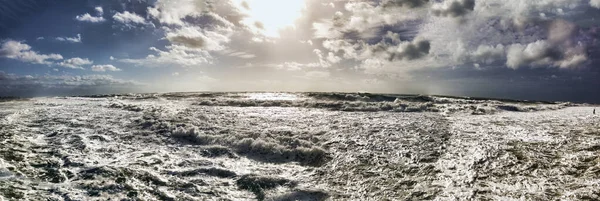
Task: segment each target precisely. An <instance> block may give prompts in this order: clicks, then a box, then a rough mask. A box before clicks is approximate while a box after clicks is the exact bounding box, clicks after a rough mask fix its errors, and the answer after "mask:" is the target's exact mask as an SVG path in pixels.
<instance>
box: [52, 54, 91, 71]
mask: <svg viewBox="0 0 600 201" xmlns="http://www.w3.org/2000/svg"><path fill="white" fill-rule="evenodd" d="M93 63H94V62H93V61H91V60H89V59H82V58H79V57H75V58H71V59H67V60H64V61H62V62H60V63H58V65H59V66H62V67H65V68H73V69H83V66H86V65H92V64H93Z"/></svg>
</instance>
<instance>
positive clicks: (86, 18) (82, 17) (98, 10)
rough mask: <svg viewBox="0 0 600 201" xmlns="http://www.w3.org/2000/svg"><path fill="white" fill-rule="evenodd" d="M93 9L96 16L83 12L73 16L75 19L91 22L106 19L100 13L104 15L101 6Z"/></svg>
mask: <svg viewBox="0 0 600 201" xmlns="http://www.w3.org/2000/svg"><path fill="white" fill-rule="evenodd" d="M94 10H95V11H96V14H97V16H92V15H90V14H89V13H85V14H83V15H77V16H75V20H77V21H80V22H91V23H99V22H104V21H106V19H104V17H102V15H104V9H103V8H102V7H101V6H97V7H95V8H94Z"/></svg>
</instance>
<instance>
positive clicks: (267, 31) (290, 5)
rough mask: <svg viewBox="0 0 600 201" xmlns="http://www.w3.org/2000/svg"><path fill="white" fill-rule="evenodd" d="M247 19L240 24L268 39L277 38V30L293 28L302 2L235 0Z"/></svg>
mask: <svg viewBox="0 0 600 201" xmlns="http://www.w3.org/2000/svg"><path fill="white" fill-rule="evenodd" d="M235 1H236V3H237V5H238V6H239V8H240V10H241V11H242V12H243V13H244V14H246V15H247V16H248V17H247V18H245V19H244V20H243V21H242V22H243V23H244V24H246V25H247V26H248V27H251V28H252V29H253V30H254V31H256V32H260V33H263V34H264V35H265V36H268V37H279V30H281V29H284V28H287V27H293V26H294V22H295V21H296V19H298V18H299V17H300V16H301V15H302V9H304V7H305V2H304V0H235Z"/></svg>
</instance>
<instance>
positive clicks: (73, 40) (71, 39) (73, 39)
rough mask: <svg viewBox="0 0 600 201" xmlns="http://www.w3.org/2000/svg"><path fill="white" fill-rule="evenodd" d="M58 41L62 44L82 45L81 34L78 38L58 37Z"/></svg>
mask: <svg viewBox="0 0 600 201" xmlns="http://www.w3.org/2000/svg"><path fill="white" fill-rule="evenodd" d="M56 40H57V41H62V42H71V43H81V34H77V36H76V37H72V38H69V37H56Z"/></svg>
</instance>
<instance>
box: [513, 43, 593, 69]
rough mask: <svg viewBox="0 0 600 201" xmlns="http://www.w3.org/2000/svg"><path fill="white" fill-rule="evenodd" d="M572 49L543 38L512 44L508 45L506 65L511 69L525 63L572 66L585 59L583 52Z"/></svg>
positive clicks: (531, 64) (562, 66) (530, 64)
mask: <svg viewBox="0 0 600 201" xmlns="http://www.w3.org/2000/svg"><path fill="white" fill-rule="evenodd" d="M563 51H566V52H563ZM572 51H573V50H570V49H568V50H564V49H561V48H558V47H557V46H555V45H553V44H552V43H549V42H548V41H545V40H539V41H536V42H533V43H529V44H527V45H522V44H513V45H511V46H509V47H508V51H507V61H506V65H507V66H508V67H510V68H513V69H517V68H519V67H522V66H525V65H529V66H554V67H560V68H573V67H577V66H578V65H580V64H582V63H583V62H585V61H586V60H587V56H586V55H585V54H583V52H581V53H580V54H577V53H573V52H572Z"/></svg>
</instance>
